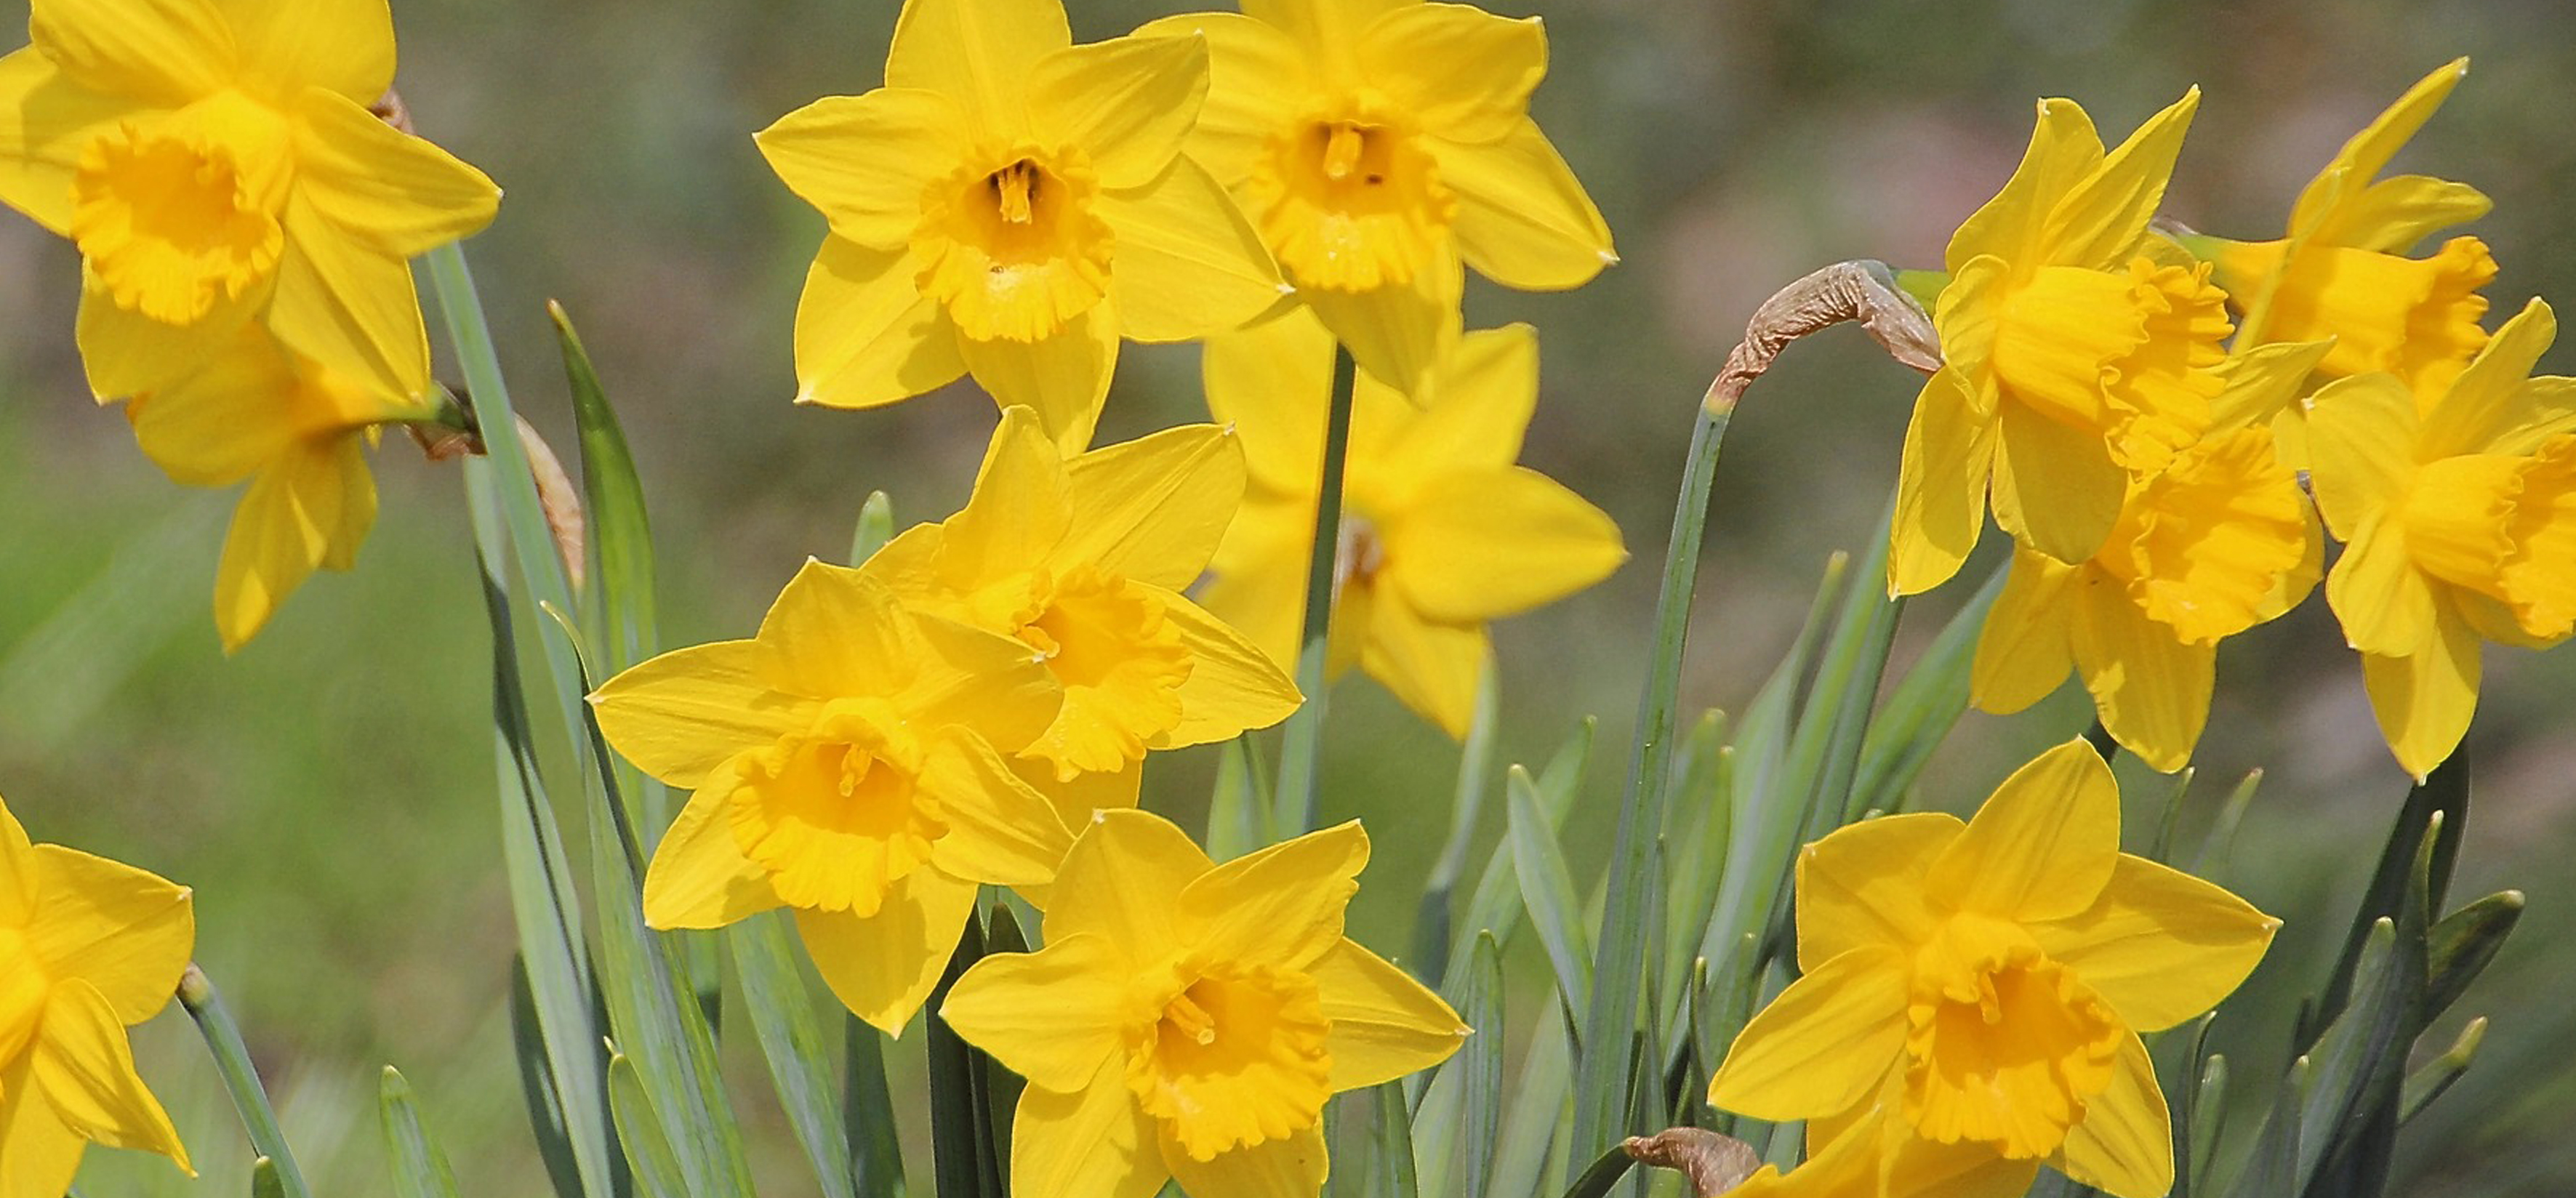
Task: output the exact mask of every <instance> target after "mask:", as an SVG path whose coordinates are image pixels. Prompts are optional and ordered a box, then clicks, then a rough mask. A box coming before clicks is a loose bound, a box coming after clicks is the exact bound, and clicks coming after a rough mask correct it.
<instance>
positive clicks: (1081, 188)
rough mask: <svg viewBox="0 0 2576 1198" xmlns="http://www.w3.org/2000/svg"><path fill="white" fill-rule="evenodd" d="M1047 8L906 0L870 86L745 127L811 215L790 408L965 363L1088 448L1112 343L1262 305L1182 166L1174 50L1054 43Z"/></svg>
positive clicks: (1001, 393) (1258, 257) (1201, 57)
mask: <svg viewBox="0 0 2576 1198" xmlns="http://www.w3.org/2000/svg"><path fill="white" fill-rule="evenodd" d="M1072 41H1073V39H1072V35H1071V33H1069V32H1068V31H1067V29H1066V25H1065V17H1064V7H1063V5H1062V4H1060V3H1058V2H1057V0H906V2H905V4H904V6H903V14H902V16H900V17H899V18H897V19H896V22H895V31H894V46H893V48H892V50H890V51H889V52H888V53H887V55H886V69H885V82H886V86H884V87H882V88H879V89H877V90H875V91H872V92H869V93H867V94H866V95H862V96H833V97H828V98H825V99H822V100H818V101H816V102H814V103H812V104H809V105H807V106H805V107H804V108H801V109H798V110H796V111H795V112H792V113H789V114H788V115H787V116H785V117H783V118H781V119H780V120H779V121H778V123H777V124H774V125H771V126H770V127H769V128H768V129H765V130H763V131H762V132H761V133H760V135H759V142H760V150H761V153H762V154H764V155H766V156H767V157H768V159H769V164H770V166H771V168H772V169H774V170H776V171H777V172H778V176H779V178H781V179H783V180H785V181H786V183H787V186H788V187H789V188H790V189H792V190H794V191H795V192H796V194H797V195H799V196H802V197H804V199H805V200H806V202H808V203H810V204H812V205H814V206H815V207H816V208H819V209H821V210H822V212H823V215H824V217H825V218H826V219H827V220H828V221H829V222H830V224H831V233H830V235H829V236H828V237H826V238H825V239H824V242H823V249H822V252H821V253H820V255H818V256H817V257H816V258H815V260H814V266H813V269H812V270H811V271H810V272H809V273H808V274H807V275H806V277H805V294H804V298H803V299H802V300H800V301H799V302H798V303H797V306H796V377H797V386H798V392H797V401H798V402H800V403H817V404H826V405H829V406H832V407H839V408H866V407H875V406H878V405H881V404H889V403H894V402H896V401H898V400H902V399H907V398H910V397H912V396H915V395H919V394H921V393H922V392H924V391H928V390H930V389H932V388H934V387H938V386H940V385H942V384H944V383H947V382H949V381H951V380H953V379H955V378H957V376H959V375H960V374H966V373H970V372H971V373H972V374H973V375H974V376H975V381H976V382H977V383H980V384H982V385H983V387H984V389H985V390H987V391H989V392H991V393H992V394H993V396H994V398H995V399H997V400H999V401H1000V402H1001V403H1002V404H1003V405H1004V406H1006V407H1007V406H1010V405H1013V404H1023V405H1027V406H1029V407H1032V408H1035V409H1036V410H1037V411H1038V413H1039V415H1040V417H1041V418H1042V419H1043V420H1044V422H1045V424H1046V429H1047V432H1048V433H1049V434H1050V435H1052V436H1053V437H1054V438H1055V440H1056V443H1057V444H1058V445H1059V446H1060V447H1061V448H1062V449H1063V450H1064V452H1066V453H1068V454H1070V453H1077V452H1080V451H1081V450H1082V448H1083V447H1084V446H1086V445H1088V444H1090V443H1091V430H1092V425H1093V423H1094V422H1095V421H1097V420H1098V419H1099V416H1100V403H1101V400H1102V398H1103V397H1104V396H1106V395H1107V394H1108V390H1109V375H1110V369H1111V367H1112V365H1113V364H1114V363H1115V362H1116V361H1117V357H1118V340H1119V338H1120V337H1122V336H1123V337H1130V338H1134V339H1136V340H1139V341H1180V340H1186V339H1190V338H1195V337H1201V336H1205V335H1206V334H1208V333H1211V332H1215V331H1217V330H1219V329H1228V328H1233V327H1234V326H1236V325H1239V324H1242V323H1243V322H1244V321H1246V320H1250V319H1252V318H1253V317H1254V316H1256V315H1259V314H1260V313H1261V312H1262V311H1263V310H1265V309H1267V308H1269V307H1271V306H1272V305H1273V304H1275V303H1277V302H1278V301H1279V298H1280V293H1281V291H1282V290H1283V289H1284V287H1283V284H1282V283H1281V282H1280V281H1279V275H1278V271H1277V268H1276V267H1274V266H1272V265H1271V262H1270V258H1269V255H1268V254H1266V253H1264V252H1263V251H1262V249H1261V243H1260V240H1259V239H1258V238H1257V237H1255V236H1254V235H1253V232H1252V230H1251V228H1250V226H1248V225H1247V224H1245V222H1244V219H1243V216H1242V214H1241V213H1239V212H1237V211H1236V210H1235V208H1234V205H1233V204H1232V203H1231V202H1229V201H1228V200H1227V199H1226V196H1225V193H1224V190H1223V189H1222V188H1220V187H1218V186H1217V184H1216V182H1215V181H1214V180H1213V179H1211V178H1210V177H1209V176H1208V173H1207V172H1206V171H1204V170H1202V169H1200V168H1199V165H1198V164H1197V163H1195V162H1193V161H1191V160H1190V159H1189V158H1188V157H1186V156H1184V155H1183V154H1182V153H1181V146H1182V142H1183V139H1184V138H1185V137H1186V135H1187V134H1188V133H1189V131H1190V127H1191V125H1192V124H1193V123H1194V122H1195V121H1196V120H1197V118H1198V114H1199V103H1200V99H1201V97H1202V96H1203V95H1204V94H1205V93H1206V90H1207V72H1208V68H1207V51H1206V49H1205V47H1203V46H1202V45H1201V44H1200V43H1199V42H1198V41H1197V40H1195V39H1188V38H1153V39H1148V38H1116V39H1112V40H1110V41H1106V42H1100V43H1097V44H1094V45H1086V46H1076V45H1073V44H1072Z"/></svg>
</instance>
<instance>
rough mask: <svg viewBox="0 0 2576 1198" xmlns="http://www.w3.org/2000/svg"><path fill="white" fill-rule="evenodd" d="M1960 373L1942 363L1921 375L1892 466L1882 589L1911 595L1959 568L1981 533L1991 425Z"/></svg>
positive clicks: (1989, 470)
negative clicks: (1892, 511)
mask: <svg viewBox="0 0 2576 1198" xmlns="http://www.w3.org/2000/svg"><path fill="white" fill-rule="evenodd" d="M1976 407H1977V405H1976V401H1975V397H1974V396H1973V395H1972V394H1971V393H1970V383H1969V381H1968V377H1967V375H1966V374H1964V373H1962V372H1961V371H1960V370H1959V369H1958V368H1957V367H1953V366H1944V367H1942V368H1941V369H1940V370H1938V371H1935V372H1934V373H1933V375H1932V377H1931V378H1929V379H1926V380H1924V383H1923V392H1922V394H1921V395H1919V396H1916V397H1915V400H1914V415H1913V417H1912V418H1911V420H1910V421H1909V422H1908V424H1907V425H1906V429H1905V450H1904V453H1903V456H1902V458H1901V459H1900V462H1899V465H1898V467H1897V480H1896V520H1895V524H1894V527H1893V529H1892V531H1891V533H1890V544H1889V546H1888V554H1887V591H1888V594H1890V595H1915V594H1920V593H1922V592H1924V591H1928V590H1931V589H1932V588H1934V587H1936V586H1939V585H1941V584H1942V583H1944V582H1947V581H1949V580H1950V576H1951V575H1953V574H1956V573H1958V572H1959V563H1961V562H1964V561H1966V560H1968V553H1969V551H1970V550H1973V549H1975V548H1976V547H1977V537H1978V534H1980V533H1982V532H1984V531H1985V524H1986V479H1987V476H1988V475H1989V474H1990V473H1992V472H1993V468H1994V456H1995V453H1994V429H1993V425H1992V424H1991V423H1989V422H1988V421H1987V420H1985V419H1984V418H1982V417H1980V416H1979V415H1978V414H1977V410H1976Z"/></svg>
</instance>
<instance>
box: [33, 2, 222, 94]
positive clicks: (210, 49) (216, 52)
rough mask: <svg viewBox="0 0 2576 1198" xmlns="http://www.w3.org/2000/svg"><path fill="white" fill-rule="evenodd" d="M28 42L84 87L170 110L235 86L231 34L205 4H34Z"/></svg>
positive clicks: (211, 6)
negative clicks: (147, 102) (231, 83)
mask: <svg viewBox="0 0 2576 1198" xmlns="http://www.w3.org/2000/svg"><path fill="white" fill-rule="evenodd" d="M27 40H28V41H30V42H32V43H34V44H35V46H36V48H38V49H39V50H41V51H42V52H43V53H44V55H45V57H47V58H50V59H52V60H53V61H54V62H55V63H56V64H57V65H59V66H61V67H62V69H63V73H64V74H65V75H68V76H70V77H71V79H72V80H73V82H76V83H78V84H80V85H81V86H82V87H85V88H88V89H89V90H91V91H95V92H106V93H109V94H111V95H121V96H130V97H133V98H135V99H138V100H145V101H149V102H151V103H153V104H158V105H163V106H166V107H171V108H176V107H179V106H180V105H183V104H186V103H188V102H189V101H191V100H195V99H197V98H199V97H201V96H204V95H205V94H207V93H208V92H212V91H216V90H218V89H220V88H222V87H224V86H225V85H227V84H229V83H230V82H232V75H233V69H234V67H233V62H234V48H233V33H232V29H231V27H230V25H229V23H228V22H226V21H225V19H224V14H223V13H222V12H221V11H219V10H218V9H217V8H216V6H215V5H213V4H211V3H208V0H33V2H32V3H30V4H29V5H28V11H27Z"/></svg>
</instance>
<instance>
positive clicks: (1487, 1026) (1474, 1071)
mask: <svg viewBox="0 0 2576 1198" xmlns="http://www.w3.org/2000/svg"><path fill="white" fill-rule="evenodd" d="M1467 978H1468V984H1467V987H1468V988H1467V994H1466V995H1465V1004H1464V1005H1463V1006H1461V1007H1459V1008H1458V1010H1459V1012H1460V1014H1461V1015H1462V1016H1463V1017H1464V1018H1465V1019H1466V1020H1467V1026H1469V1027H1472V1028H1475V1029H1476V1032H1475V1034H1474V1035H1472V1036H1470V1037H1468V1042H1467V1044H1466V1046H1465V1049H1464V1051H1462V1052H1460V1053H1459V1054H1458V1056H1457V1057H1456V1058H1453V1064H1452V1066H1451V1067H1452V1068H1457V1069H1458V1070H1459V1077H1460V1078H1461V1079H1462V1081H1463V1082H1464V1087H1463V1090H1462V1092H1461V1094H1460V1096H1459V1103H1458V1129H1459V1132H1460V1137H1461V1138H1460V1140H1459V1148H1460V1155H1459V1163H1460V1165H1461V1168H1460V1170H1459V1173H1458V1176H1459V1179H1460V1181H1461V1183H1462V1184H1461V1186H1460V1188H1459V1189H1458V1191H1456V1192H1458V1193H1462V1194H1482V1193H1485V1192H1486V1181H1487V1178H1488V1177H1489V1176H1490V1174H1491V1173H1492V1166H1493V1160H1494V1157H1495V1154H1496V1151H1497V1149H1498V1148H1499V1147H1500V1145H1499V1144H1498V1143H1496V1141H1497V1140H1498V1139H1499V1138H1500V1137H1501V1135H1502V1129H1503V1031H1504V1028H1505V1026H1506V1025H1505V1023H1504V1021H1503V955H1502V946H1501V945H1499V944H1497V943H1495V941H1494V938H1493V937H1492V936H1490V935H1478V936H1477V937H1476V952H1475V955H1474V957H1472V958H1471V959H1470V960H1469V962H1468V969H1467ZM1433 1192H1434V1193H1444V1192H1447V1191H1441V1190H1435V1191H1433Z"/></svg>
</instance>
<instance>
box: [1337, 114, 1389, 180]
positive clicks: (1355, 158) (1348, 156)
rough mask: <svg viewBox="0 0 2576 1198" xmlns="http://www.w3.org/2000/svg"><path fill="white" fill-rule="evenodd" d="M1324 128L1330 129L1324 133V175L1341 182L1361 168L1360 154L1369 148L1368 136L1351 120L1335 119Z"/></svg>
mask: <svg viewBox="0 0 2576 1198" xmlns="http://www.w3.org/2000/svg"><path fill="white" fill-rule="evenodd" d="M1324 128H1325V129H1326V130H1327V131H1328V132H1326V134H1325V135H1324V177H1325V178H1327V179H1330V180H1332V181H1333V182H1335V183H1339V182H1341V181H1343V180H1345V179H1348V178H1350V177H1351V172H1352V171H1355V170H1358V169H1359V166H1360V154H1361V152H1362V151H1364V150H1366V149H1367V148H1368V138H1367V135H1366V134H1364V133H1362V132H1360V127H1359V126H1358V125H1355V124H1352V123H1351V122H1349V121H1334V122H1332V123H1331V124H1328V125H1326V126H1324ZM1377 181H1378V180H1377V179H1376V178H1372V179H1370V180H1369V182H1371V183H1375V182H1377Z"/></svg>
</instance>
